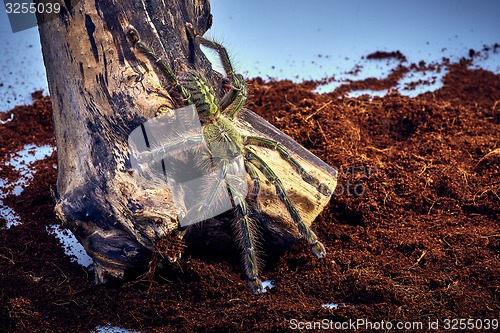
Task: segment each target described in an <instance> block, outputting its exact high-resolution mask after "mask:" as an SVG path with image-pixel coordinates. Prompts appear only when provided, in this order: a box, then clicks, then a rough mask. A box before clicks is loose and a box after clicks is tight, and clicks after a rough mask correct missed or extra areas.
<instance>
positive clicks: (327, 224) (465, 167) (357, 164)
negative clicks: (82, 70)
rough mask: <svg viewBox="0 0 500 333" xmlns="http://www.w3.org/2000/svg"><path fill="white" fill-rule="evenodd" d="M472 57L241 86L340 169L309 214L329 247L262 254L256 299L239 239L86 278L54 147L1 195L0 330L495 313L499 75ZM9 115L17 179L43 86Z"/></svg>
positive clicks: (243, 327)
mask: <svg viewBox="0 0 500 333" xmlns="http://www.w3.org/2000/svg"><path fill="white" fill-rule="evenodd" d="M391 56H392V55H391ZM395 56H398V54H395ZM469 65H470V61H468V60H463V61H461V62H460V63H457V64H446V66H447V68H448V73H447V74H446V76H445V78H444V86H443V87H442V88H441V89H439V90H437V91H434V92H432V93H425V94H422V95H419V96H418V97H415V98H410V97H406V96H402V95H400V94H398V93H397V92H391V93H389V94H388V95H387V96H385V97H373V98H372V97H368V96H362V97H359V98H348V97H345V94H344V92H345V91H346V90H345V88H342V87H341V88H339V89H337V90H336V91H334V92H333V93H330V94H323V95H318V94H314V93H313V92H312V91H313V89H314V88H315V83H312V82H305V83H303V84H293V83H291V82H289V81H264V80H262V79H253V80H250V81H249V82H248V86H249V88H250V91H251V97H250V100H249V102H248V107H249V108H250V109H252V110H254V111H255V112H257V113H258V114H260V115H262V116H263V117H265V118H266V119H267V120H268V121H270V122H271V123H273V124H274V125H275V126H277V127H278V128H280V129H281V130H282V131H283V132H285V133H286V134H288V135H290V136H291V137H292V138H294V139H295V140H296V141H297V142H299V143H300V144H302V145H303V146H305V147H306V148H308V149H309V150H310V151H312V152H313V153H315V154H316V155H317V156H319V157H320V158H322V159H323V160H325V161H326V162H327V163H328V164H330V165H332V166H335V167H337V168H338V170H339V186H338V188H337V190H336V192H335V195H334V196H333V198H332V200H331V202H330V205H329V206H328V207H327V209H326V210H325V211H324V212H323V213H322V214H321V215H320V217H319V218H318V219H317V221H316V222H315V224H314V225H313V228H314V229H315V230H316V232H317V234H318V236H319V237H320V238H321V240H322V241H323V243H324V244H325V246H326V247H327V249H328V255H327V258H326V259H324V260H316V259H315V258H313V256H312V255H311V253H310V251H309V250H308V247H307V246H306V244H304V243H303V242H301V241H299V242H297V244H295V245H294V246H293V247H292V248H291V249H289V250H287V251H285V252H284V253H281V254H280V255H279V256H278V255H272V254H270V255H269V256H268V258H267V266H266V268H265V269H264V271H263V276H264V278H268V279H272V280H274V281H275V287H274V288H272V289H270V290H269V291H268V292H267V293H265V294H263V295H261V296H259V297H256V296H254V295H253V294H252V293H251V292H250V290H249V289H248V287H247V285H246V283H245V282H244V276H243V274H242V269H241V264H240V262H239V256H238V255H237V253H238V251H237V248H236V246H234V248H228V249H225V250H224V251H221V252H220V253H218V254H217V255H211V254H210V253H209V252H207V250H206V249H205V250H203V249H202V250H200V249H192V248H191V249H190V248H189V246H188V248H187V249H186V253H185V255H184V256H183V259H181V260H180V261H179V262H178V263H177V264H174V265H170V266H169V267H168V269H166V270H163V271H162V272H160V273H158V274H157V277H156V278H155V279H154V280H151V279H150V276H148V275H145V276H143V278H142V279H141V278H139V279H138V280H133V281H129V282H125V283H122V284H117V285H111V286H109V285H108V286H102V285H100V286H96V285H94V284H93V283H92V272H89V271H88V270H86V269H83V268H82V267H80V266H79V265H77V264H76V263H73V262H71V261H70V258H69V257H68V256H66V255H65V254H64V252H63V249H62V248H61V246H60V245H59V243H58V241H57V240H56V238H55V237H54V236H53V235H50V234H48V233H47V232H46V229H47V227H48V226H50V225H53V224H56V223H58V222H57V220H56V218H55V215H54V213H53V206H54V202H53V199H52V197H51V189H53V188H54V187H55V183H56V178H57V170H56V169H54V167H53V165H54V164H55V163H56V155H55V153H54V154H53V155H52V156H50V157H48V158H46V159H45V160H43V161H39V162H37V163H35V165H34V168H35V169H36V173H35V175H34V178H33V180H32V181H31V182H30V184H29V186H27V187H26V188H25V190H24V191H23V192H22V193H21V194H20V195H19V196H14V195H8V196H7V197H6V198H4V199H3V200H4V203H5V204H6V205H8V206H9V207H11V208H13V209H14V210H15V211H16V212H17V214H18V215H19V216H20V217H21V219H22V224H21V225H19V226H14V227H11V228H10V229H0V286H1V287H0V318H1V320H0V331H13V332H28V331H30V332H63V331H89V330H92V329H94V328H95V327H96V326H105V325H109V326H118V327H122V328H129V329H134V330H139V331H148V332H247V331H254V332H258V331H273V332H284V331H289V329H290V327H293V320H298V321H320V320H323V319H327V320H332V321H334V322H345V321H349V320H356V319H359V318H366V319H368V320H370V321H372V322H376V321H377V322H380V321H382V320H383V321H386V322H387V321H388V320H389V321H393V322H396V321H401V322H402V321H414V322H421V323H423V325H424V326H423V327H424V328H426V327H427V326H426V325H428V322H429V320H430V321H433V320H436V319H439V320H443V319H445V318H490V319H493V318H498V315H499V312H500V300H499V298H498V297H499V296H498V295H499V294H498V288H499V287H498V286H499V283H500V280H499V267H500V235H499V234H500V232H499V231H500V230H499V225H498V221H499V218H500V183H499V179H500V154H499V153H498V149H499V142H498V133H500V103H499V101H500V76H499V75H495V74H492V73H491V72H488V71H485V70H480V69H478V70H471V69H469ZM400 70H401V71H404V70H409V67H408V68H407V67H401V69H400ZM385 84H386V82H380V81H373V82H371V83H370V88H380V87H381V85H383V86H385ZM389 85H390V84H388V86H389ZM352 88H353V87H352V86H351V87H350V89H352ZM356 89H357V88H356ZM383 89H385V88H383ZM353 90H354V89H353ZM10 114H14V119H13V120H12V121H11V122H8V123H6V124H3V125H0V133H2V135H1V136H0V142H1V146H0V147H1V148H0V161H1V162H2V163H0V168H1V170H2V171H1V173H0V177H2V178H6V179H11V178H15V177H16V175H9V173H10V172H13V171H12V170H9V169H8V168H5V166H4V163H5V161H6V160H7V159H8V158H9V156H10V154H12V153H14V152H16V151H18V150H19V149H20V148H22V146H23V145H24V144H27V143H36V144H51V145H54V140H53V136H52V134H51V133H52V131H53V128H52V120H51V115H50V100H49V99H48V98H47V97H41V96H36V100H35V102H34V103H33V105H30V106H23V107H18V108H15V109H14V110H12V111H11V112H10V113H8V114H6V115H2V119H3V120H5V119H7V118H9V117H10ZM0 223H1V225H2V226H3V224H4V223H5V221H1V220H0ZM326 303H337V304H338V307H332V308H325V307H324V306H323V304H326ZM442 324H443V323H442V322H441V325H442ZM442 327H443V326H440V328H442ZM362 330H363V328H361V329H360V331H362Z"/></svg>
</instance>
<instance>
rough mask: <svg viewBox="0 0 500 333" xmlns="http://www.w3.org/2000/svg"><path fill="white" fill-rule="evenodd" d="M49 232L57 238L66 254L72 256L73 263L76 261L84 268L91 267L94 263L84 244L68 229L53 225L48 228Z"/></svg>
mask: <svg viewBox="0 0 500 333" xmlns="http://www.w3.org/2000/svg"><path fill="white" fill-rule="evenodd" d="M47 232H48V233H49V234H52V235H55V236H56V238H57V239H58V240H59V242H60V243H61V245H62V246H63V248H64V253H66V254H67V255H68V256H70V257H71V260H72V261H76V262H77V263H79V264H80V265H82V266H83V267H89V266H91V265H92V264H93V263H94V261H93V260H92V258H91V257H89V256H88V254H87V252H85V249H84V248H83V246H82V244H80V243H79V242H78V240H77V239H76V237H75V235H73V233H72V232H71V231H69V230H68V229H65V228H63V227H61V226H60V225H57V224H53V225H51V226H50V227H48V228H47Z"/></svg>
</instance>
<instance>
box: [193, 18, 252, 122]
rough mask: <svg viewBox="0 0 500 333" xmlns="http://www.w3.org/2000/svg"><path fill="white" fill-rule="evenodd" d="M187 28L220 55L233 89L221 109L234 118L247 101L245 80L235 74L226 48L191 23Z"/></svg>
mask: <svg viewBox="0 0 500 333" xmlns="http://www.w3.org/2000/svg"><path fill="white" fill-rule="evenodd" d="M186 28H187V30H188V32H189V33H190V34H191V36H192V37H193V38H194V39H195V40H197V41H198V42H199V43H200V44H201V45H203V46H206V47H208V48H210V49H212V50H215V51H216V52H217V54H218V55H219V58H220V60H221V63H222V67H223V68H224V71H225V72H226V75H227V77H228V78H229V81H230V82H231V89H230V91H229V92H227V93H226V94H225V95H224V97H223V98H222V100H221V103H220V104H221V109H222V110H223V113H224V114H225V115H227V117H229V118H230V119H232V118H234V117H235V116H236V115H237V114H238V112H240V110H241V109H242V108H243V105H244V104H245V101H246V99H247V95H248V93H247V89H246V86H245V79H244V78H243V76H242V75H241V74H236V73H235V72H234V69H233V66H232V64H231V60H230V59H229V55H228V53H227V51H226V49H225V48H224V46H222V45H220V44H219V43H216V42H214V41H211V40H208V39H206V38H204V37H202V36H201V35H200V34H199V33H198V32H197V31H196V30H195V29H194V27H193V25H192V24H191V23H186Z"/></svg>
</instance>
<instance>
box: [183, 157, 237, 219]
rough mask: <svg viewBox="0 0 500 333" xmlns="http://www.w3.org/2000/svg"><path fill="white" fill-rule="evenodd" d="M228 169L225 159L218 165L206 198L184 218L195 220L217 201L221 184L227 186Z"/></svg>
mask: <svg viewBox="0 0 500 333" xmlns="http://www.w3.org/2000/svg"><path fill="white" fill-rule="evenodd" d="M227 171H228V162H227V160H225V159H223V160H221V161H220V165H218V172H217V176H216V177H215V179H214V180H213V182H212V183H211V185H210V187H209V189H208V191H207V195H206V196H205V199H204V200H203V202H201V203H200V204H198V205H196V206H194V207H193V208H191V209H190V210H189V211H188V212H187V213H186V215H185V216H184V217H183V219H184V220H187V221H189V220H193V219H194V218H195V217H197V216H199V214H201V213H202V212H204V211H206V210H207V209H208V208H210V205H211V204H212V203H213V202H214V201H215V199H216V195H217V193H219V191H220V188H221V186H226V185H227V183H226V176H227Z"/></svg>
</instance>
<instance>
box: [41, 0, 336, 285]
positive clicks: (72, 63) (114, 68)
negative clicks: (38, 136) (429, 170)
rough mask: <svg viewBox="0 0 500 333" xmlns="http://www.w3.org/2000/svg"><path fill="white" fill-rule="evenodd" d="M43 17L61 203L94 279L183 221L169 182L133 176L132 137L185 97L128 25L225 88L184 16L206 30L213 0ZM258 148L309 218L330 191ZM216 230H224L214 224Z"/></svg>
mask: <svg viewBox="0 0 500 333" xmlns="http://www.w3.org/2000/svg"><path fill="white" fill-rule="evenodd" d="M38 19H39V22H43V24H40V26H39V31H40V39H41V44H42V52H43V57H44V62H45V67H46V70H47V78H48V83H49V91H50V95H51V99H52V105H53V117H54V123H55V136H56V142H57V154H58V172H59V174H58V180H57V194H56V198H57V202H56V206H55V211H56V214H57V216H58V217H59V219H60V220H61V221H62V223H63V225H65V226H67V227H68V228H69V229H70V230H71V231H72V232H73V233H74V234H75V236H76V237H77V239H78V240H79V241H80V242H81V243H82V245H83V246H84V248H85V250H86V251H87V252H88V254H89V255H90V256H91V257H92V258H93V259H94V264H95V271H96V273H97V274H96V280H97V281H98V282H103V281H105V280H106V278H107V276H108V275H111V276H115V277H119V278H120V277H123V274H124V271H126V270H127V269H130V268H138V267H147V265H148V262H149V260H150V258H151V253H152V251H153V250H154V249H155V245H156V244H157V243H158V242H159V241H160V240H161V239H164V238H165V237H166V236H168V235H170V234H172V233H173V232H174V231H175V230H177V228H178V220H177V213H176V209H175V207H173V202H172V196H171V193H170V192H169V190H168V189H167V188H151V187H148V186H144V184H142V183H141V182H140V181H138V177H137V175H136V174H134V170H133V169H132V168H131V163H130V155H129V154H130V152H129V147H128V136H129V134H130V133H131V132H132V131H133V130H134V129H135V128H137V127H138V126H140V125H141V124H143V123H144V122H146V121H147V120H148V119H152V118H153V117H154V116H155V114H156V113H157V111H158V110H160V109H165V108H172V109H173V108H176V107H179V105H176V102H175V99H174V98H172V97H171V96H170V94H169V89H168V85H167V84H165V78H164V77H163V76H162V74H161V73H160V72H158V70H157V69H156V68H155V66H154V63H152V62H151V61H150V60H148V59H147V58H146V57H145V56H144V55H142V54H141V53H140V52H138V51H137V50H135V49H134V46H133V45H132V43H131V42H130V41H129V40H128V38H127V35H126V32H127V27H128V26H129V25H130V24H131V25H133V26H134V27H135V28H136V29H137V30H138V31H140V33H141V38H142V39H143V40H144V41H146V42H147V43H148V44H149V45H151V46H152V47H153V48H154V49H155V51H156V52H157V54H160V55H162V57H163V58H164V59H165V60H166V61H167V63H169V64H170V65H171V67H172V68H173V69H174V71H176V72H181V71H182V70H185V68H194V69H196V70H198V71H201V72H202V73H204V75H205V76H206V77H207V78H208V79H209V81H210V82H211V83H212V84H213V85H214V87H216V89H217V90H219V91H220V93H221V94H222V93H223V91H222V88H221V84H220V75H219V74H217V73H215V72H214V71H212V69H211V64H210V62H209V61H208V60H207V59H206V57H205V56H204V55H203V53H202V52H201V50H200V49H199V47H197V46H195V45H194V44H193V41H192V40H189V39H188V36H187V33H186V30H185V22H191V23H192V24H193V25H194V27H195V28H196V29H197V30H198V31H199V32H200V33H204V32H205V31H206V30H207V29H209V28H210V25H211V19H212V18H211V14H210V5H209V1H208V0H186V1H176V0H162V1H159V0H150V1H147V2H145V1H121V2H115V1H109V0H102V1H89V0H82V1H64V2H63V3H62V10H61V13H60V14H59V16H58V17H56V18H55V19H54V18H53V17H50V20H49V17H44V16H42V15H39V17H38ZM256 123H258V124H256ZM237 125H238V126H239V128H240V129H241V131H242V132H246V133H260V134H262V135H266V136H271V134H272V133H274V136H275V139H276V136H278V137H279V138H281V139H283V140H285V141H286V140H288V139H287V137H285V136H284V135H283V134H280V132H279V131H277V130H276V129H274V128H273V127H272V126H271V125H269V124H267V123H266V122H265V121H261V120H260V119H259V117H258V116H256V115H255V114H253V113H252V112H251V111H248V110H245V111H244V112H242V116H241V117H240V118H239V119H238V124H237ZM254 125H255V126H254ZM266 132H267V133H266ZM271 132H272V133H271ZM283 140H280V141H283ZM289 141H291V140H289ZM289 141H287V142H288V144H285V145H286V146H287V147H288V148H290V149H292V150H293V151H294V154H295V156H297V158H298V159H299V160H300V161H301V162H302V163H304V165H305V168H306V170H308V171H310V172H311V173H313V174H315V175H317V176H318V177H319V178H320V179H321V180H322V181H323V182H325V183H327V184H329V185H330V187H331V189H332V191H333V189H334V188H335V185H336V174H335V171H334V170H332V169H328V168H326V167H325V165H323V164H321V163H319V162H318V160H314V159H311V155H308V152H307V151H305V149H303V148H301V147H300V146H298V144H296V143H294V142H293V141H291V143H290V142H289ZM297 146H298V147H297ZM255 151H256V152H257V153H258V154H259V155H261V156H262V157H263V158H264V159H265V160H266V161H267V162H268V163H269V164H271V167H272V168H273V169H274V170H275V171H276V173H277V174H278V176H280V177H282V178H283V183H284V184H285V187H286V190H287V192H289V194H290V196H291V198H292V200H293V201H294V202H295V203H296V205H297V206H298V210H299V212H300V213H301V215H302V216H303V218H304V220H305V222H306V224H307V225H310V224H311V223H312V221H313V220H314V219H315V218H316V216H317V215H318V214H319V213H320V212H321V211H322V209H323V208H324V206H325V205H326V204H327V203H328V200H329V199H330V198H329V197H320V196H318V195H317V193H315V192H314V191H311V189H308V188H307V186H308V185H307V184H305V183H304V182H303V181H302V180H301V178H300V176H299V175H296V174H295V175H294V171H293V169H292V168H291V167H290V166H289V165H287V163H284V162H283V161H281V160H280V158H279V156H278V155H277V153H276V152H274V151H266V149H264V148H255ZM304 184H305V185H304ZM260 198H261V202H262V208H263V210H262V213H263V215H264V216H265V217H266V220H268V221H271V222H272V223H273V225H275V227H273V228H274V229H275V230H278V233H280V234H288V235H292V236H294V235H296V231H295V229H294V227H293V222H292V221H291V219H290V217H289V216H287V214H286V213H285V212H286V210H285V209H283V205H282V203H281V202H280V201H279V200H278V199H277V197H276V196H275V191H274V187H272V186H269V185H266V184H264V186H263V188H262V192H261V196H260ZM219 222H220V223H222V222H223V221H222V222H221V221H218V220H217V219H215V220H213V221H212V225H213V223H216V224H217V223H219ZM202 224H203V223H202ZM270 224H271V223H270ZM220 232H221V233H222V231H220ZM210 235H211V237H214V238H217V237H219V236H220V237H226V238H227V236H223V235H219V232H218V231H217V229H215V231H214V232H211V234H210Z"/></svg>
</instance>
